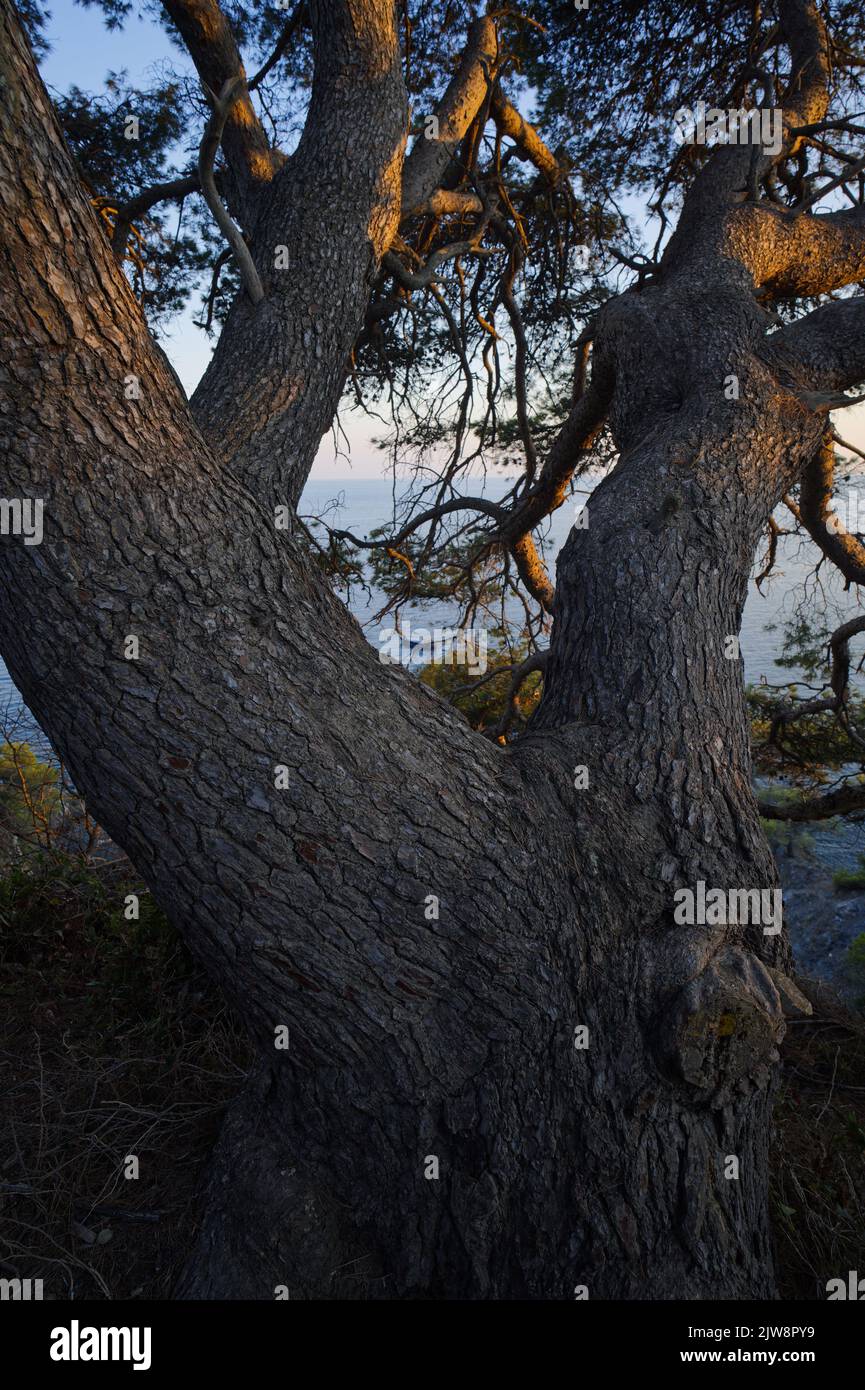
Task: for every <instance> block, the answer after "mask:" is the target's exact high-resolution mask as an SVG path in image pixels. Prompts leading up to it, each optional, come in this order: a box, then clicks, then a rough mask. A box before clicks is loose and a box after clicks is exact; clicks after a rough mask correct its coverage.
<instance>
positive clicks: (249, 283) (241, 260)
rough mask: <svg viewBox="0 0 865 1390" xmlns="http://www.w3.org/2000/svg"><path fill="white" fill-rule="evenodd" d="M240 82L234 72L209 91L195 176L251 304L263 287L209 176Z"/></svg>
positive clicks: (241, 79)
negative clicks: (207, 117)
mask: <svg viewBox="0 0 865 1390" xmlns="http://www.w3.org/2000/svg"><path fill="white" fill-rule="evenodd" d="M242 85H243V77H242V76H241V75H240V74H237V75H236V76H235V77H229V78H228V80H227V82H225V83H224V84H223V87H222V91H221V92H220V94H219V96H218V97H217V96H214V95H213V93H212V92H211V93H209V96H210V101H211V105H212V107H213V110H212V113H211V117H210V120H209V121H208V122H207V126H206V127H205V131H204V135H203V136H202V140H201V149H200V151H199V155H198V176H199V179H200V180H201V192H202V195H203V197H204V201H205V202H206V203H207V206H208V207H209V208H210V211H211V212H212V213H213V216H214V219H215V221H216V223H217V226H218V227H219V230H220V231H221V232H222V235H223V236H224V237H225V240H226V241H227V242H228V244H229V246H230V247H231V249H232V251H233V252H234V259H235V260H236V261H237V268H238V270H239V271H240V278H241V280H242V281H243V285H244V288H245V290H246V293H247V294H248V295H249V298H250V299H251V300H252V302H253V304H260V303H261V301H262V300H263V299H264V289H263V287H262V284H261V280H260V279H259V275H258V271H257V270H256V268H255V265H254V263H253V259H252V256H251V255H250V254H249V248H248V246H247V245H246V242H245V241H244V240H243V236H242V235H241V232H240V230H239V228H238V227H236V226H235V225H234V223H233V222H232V220H231V218H230V217H229V215H228V213H227V212H226V210H225V206H224V204H223V202H222V199H221V198H220V196H219V193H218V192H217V189H216V180H215V179H214V176H213V161H214V159H215V158H216V152H217V150H218V149H219V142H220V140H221V138H222V132H223V129H224V128H225V122H226V120H227V119H228V114H229V112H230V110H231V107H232V106H233V104H234V102H235V101H236V100H237V97H238V96H239V94H240V91H241V88H242Z"/></svg>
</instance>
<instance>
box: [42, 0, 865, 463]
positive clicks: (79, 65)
mask: <svg viewBox="0 0 865 1390" xmlns="http://www.w3.org/2000/svg"><path fill="white" fill-rule="evenodd" d="M50 8H51V20H50V22H49V24H48V27H47V30H46V37H47V38H48V41H49V42H50V44H51V52H50V53H49V54H48V55H47V57H45V58H44V59H43V60H42V62H41V63H40V69H41V72H42V76H43V78H44V80H45V81H46V83H47V84H48V85H49V86H53V87H55V88H57V89H58V90H60V91H65V90H66V89H67V88H68V87H70V86H71V85H72V84H73V83H74V84H75V85H77V86H78V87H81V88H82V89H83V90H85V91H99V90H101V88H102V86H103V84H104V81H105V77H106V75H107V74H108V72H109V71H113V72H119V71H120V70H121V69H126V71H127V72H128V74H129V79H130V81H131V82H132V83H137V82H139V81H144V80H145V79H146V76H147V74H148V70H149V69H151V68H152V67H153V65H154V64H158V63H160V62H161V61H164V60H165V59H168V58H170V59H171V61H172V62H173V63H174V64H175V65H178V66H182V65H183V62H184V57H183V54H181V53H180V52H179V50H178V49H176V48H175V47H173V46H172V45H171V44H170V42H169V40H168V38H167V36H166V34H165V33H164V32H163V30H162V29H161V28H160V27H159V25H157V24H156V23H154V21H153V20H152V19H149V18H145V19H143V20H142V19H140V18H137V17H131V18H130V19H129V20H128V21H127V23H126V25H125V26H124V28H123V29H122V30H113V31H112V30H108V29H106V27H105V22H104V19H103V17H102V11H101V10H100V9H99V8H98V7H94V8H89V9H85V8H84V7H83V6H81V5H77V4H75V3H74V0H51V5H50ZM186 62H187V65H188V68H189V71H190V72H192V71H193V69H192V64H191V62H190V61H189V60H188V59H187V60H186ZM196 312H197V309H192V310H188V311H187V312H185V313H184V314H183V315H181V316H179V317H178V319H177V320H176V321H175V322H174V324H173V325H172V326H171V328H170V329H169V330H168V331H167V332H163V339H162V343H163V347H164V348H165V350H166V352H167V353H168V355H169V357H170V358H171V361H172V363H173V364H174V367H175V369H176V371H177V373H178V375H179V377H180V379H181V381H182V382H183V385H184V387H185V389H186V391H187V392H188V393H190V394H191V392H192V391H193V389H194V388H195V385H196V383H197V382H198V380H199V378H200V376H201V374H202V372H203V371H204V369H205V367H206V366H207V363H208V360H209V358H210V354H211V352H212V350H213V344H212V342H211V341H210V340H209V339H208V338H207V336H206V334H205V333H203V332H202V331H201V329H198V328H196V327H195V326H194V325H193V323H192V319H193V317H194V314H195V313H196ZM833 419H834V421H835V426H836V429H837V430H838V432H839V434H841V435H842V437H843V438H844V439H846V440H849V441H850V443H852V444H854V445H855V446H857V447H858V448H860V449H865V404H863V405H859V406H854V407H852V408H850V409H845V410H843V411H840V412H836V414H835V415H834V416H833ZM341 424H342V428H343V430H344V431H345V435H346V436H347V438H348V452H349V453H350V458H348V459H347V458H346V449H347V446H346V441H345V438H343V439H342V441H341V446H340V449H339V450H338V451H337V449H336V448H335V445H334V442H333V439H332V436H331V434H330V433H329V434H327V435H325V437H324V439H323V441H322V445H321V448H320V449H319V453H318V457H317V458H316V461H315V464H314V466H313V470H312V474H311V479H312V480H315V481H326V480H333V479H343V478H347V477H351V478H381V477H383V476H385V475H386V474H388V472H389V465H388V459H389V455H388V454H386V453H384V452H382V451H380V450H378V449H377V448H376V447H375V445H374V443H373V438H374V436H375V435H376V433H377V430H376V428H375V426H374V425H373V424H372V423H371V422H369V421H367V420H366V419H364V418H363V417H361V416H359V415H358V414H357V413H356V412H346V411H343V412H342V415H341Z"/></svg>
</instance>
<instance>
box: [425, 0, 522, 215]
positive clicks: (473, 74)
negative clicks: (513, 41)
mask: <svg viewBox="0 0 865 1390" xmlns="http://www.w3.org/2000/svg"><path fill="white" fill-rule="evenodd" d="M498 52H499V46H498V37H497V34H496V26H495V21H494V20H492V19H490V18H489V17H486V16H485V17H484V18H482V19H476V20H475V21H474V22H473V23H472V25H471V26H470V28H469V34H468V43H467V45H466V50H465V53H464V54H463V58H462V61H461V63H460V65H459V68H458V69H457V71H456V73H455V74H454V76H453V78H452V79H451V81H450V83H449V85H448V88H447V90H446V92H445V94H444V96H443V97H442V100H441V102H440V103H439V105H438V106H437V108H436V110H435V112H434V113H432V112H431V113H430V114H431V115H432V114H434V115H435V117H436V119H437V121H438V135H437V137H436V138H435V139H426V138H425V136H424V135H419V136H418V137H417V139H416V140H415V142H414V145H413V146H412V151H411V154H410V155H409V156H408V158H407V160H406V162H405V168H404V170H403V180H402V216H403V217H404V218H406V217H411V216H412V215H414V214H416V213H417V212H418V211H419V210H420V209H421V208H422V207H423V205H424V204H425V203H426V201H427V199H428V198H430V197H431V196H432V194H433V193H435V191H436V189H437V188H439V187H440V185H441V184H442V183H443V182H444V181H445V179H446V176H447V172H448V169H449V168H450V165H451V162H452V160H453V158H454V156H455V155H456V152H457V150H458V148H459V145H460V141H461V140H462V139H463V136H464V135H465V134H466V132H467V130H468V129H469V126H470V125H471V123H472V121H473V120H474V119H475V117H476V116H477V114H478V111H479V110H480V108H481V106H482V104H483V102H484V100H485V99H486V97H487V95H488V93H489V89H490V84H491V82H492V78H493V71H494V67H495V63H496V60H497V58H498Z"/></svg>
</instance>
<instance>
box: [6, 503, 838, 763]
mask: <svg viewBox="0 0 865 1390" xmlns="http://www.w3.org/2000/svg"><path fill="white" fill-rule="evenodd" d="M470 486H471V487H472V491H473V492H474V493H477V492H480V491H481V490H482V484H481V483H479V482H478V483H477V484H474V483H472V484H470ZM506 488H507V484H505V483H503V482H502V481H501V480H498V479H495V480H490V481H489V482H488V484H487V486H486V489H485V491H486V495H487V496H488V497H493V498H495V497H497V496H501V495H502V493H503V492H504V491H506ZM399 491H401V489H399V488H398V492H399ZM334 504H335V505H334ZM301 513H302V514H303V515H304V516H306V517H307V518H309V517H312V516H317V515H321V516H326V519H327V522H328V524H329V525H331V526H334V527H343V528H345V529H348V530H351V531H353V532H354V534H355V535H358V536H364V535H366V534H368V533H369V532H370V531H371V530H372V529H373V528H374V527H376V526H381V525H383V524H385V523H387V522H389V521H390V520H391V519H392V517H393V515H394V486H393V484H392V483H391V482H390V481H388V480H387V479H381V480H379V479H369V480H367V479H348V480H346V481H342V482H333V481H331V482H316V481H313V482H310V483H309V484H308V485H307V488H306V491H305V492H304V494H303V500H302V503H301ZM573 521H574V504H573V503H571V504H566V505H565V506H563V507H561V508H560V509H559V511H558V512H556V513H555V514H554V516H553V517H552V519H551V522H550V530H549V551H548V559H549V560H550V562H552V560H553V559H554V557H555V555H556V554H557V553H558V551H559V549H560V547H561V546H562V544H563V543H564V541H565V539H566V538H567V535H568V532H569V530H570V528H571V526H572V525H573ZM816 559H817V552H816V550H815V548H814V547H813V546H812V545H811V544H810V542H808V543H804V542H800V541H797V540H792V539H790V538H783V539H782V540H781V542H780V544H779V553H778V562H777V565H776V577H774V578H773V579H772V580H771V581H770V582H769V583H768V584H766V585H764V592H763V593H762V594H761V593H760V592H759V591H758V590H757V588H756V587H755V586H754V585H753V584H752V586H751V590H750V594H749V597H748V602H747V604H746V606H745V614H744V620H743V624H742V632H741V646H742V655H743V657H744V662H745V678H746V680H748V681H752V682H758V681H761V680H765V681H768V682H769V683H770V684H776V683H779V682H784V681H787V680H790V679H793V678H796V677H797V676H801V674H802V673H801V672H795V671H792V672H788V671H787V670H786V669H782V668H780V667H778V666H777V665H775V658H776V656H777V655H778V654H779V651H780V647H781V641H782V636H783V632H782V629H783V626H784V623H785V620H787V619H789V618H790V617H791V616H792V614H793V610H794V608H795V605H796V601H797V599H798V598H800V597H801V595H802V592H803V589H802V586H803V584H804V583H805V582H806V581H807V580H808V577H809V575H811V574H812V572H813V569H814V565H815V563H816ZM811 591H812V593H813V600H814V608H815V610H816V611H819V612H826V613H827V614H828V615H829V616H828V620H829V622H830V623H831V625H832V626H835V625H837V623H838V622H842V621H844V619H845V618H847V617H851V616H853V614H854V613H856V612H858V611H860V609H859V608H857V604H856V600H855V598H854V597H853V596H852V595H850V594H845V593H844V592H843V586H842V584H841V582H840V580H839V579H838V578H837V577H835V576H834V575H832V576H831V577H827V578H825V579H823V580H821V582H820V584H819V585H815V584H814V583H813V580H812V581H811ZM382 601H383V600H382V595H381V594H380V593H376V592H375V591H373V593H372V595H371V596H370V595H367V594H366V593H365V592H364V591H363V590H362V589H360V588H357V587H356V588H354V589H353V591H352V593H351V595H350V606H351V608H352V611H353V612H354V614H355V616H356V617H357V618H358V620H359V621H360V622H361V623H362V624H364V625H365V626H366V630H367V635H368V636H369V638H370V641H371V642H373V644H374V645H375V646H378V633H379V624H378V623H377V622H374V621H373V619H374V615H375V614H376V613H377V611H378V609H379V608H380V607H381V606H382ZM513 614H514V616H515V617H516V616H517V608H516V607H515V608H514V609H513ZM404 616H405V617H406V618H409V619H411V621H412V623H413V624H414V625H416V626H419V627H426V628H431V627H450V626H452V625H453V623H454V622H455V621H456V618H457V611H456V608H455V607H454V606H453V605H452V604H444V603H433V604H425V605H417V606H407V607H406V609H405V610H404ZM773 625H774V628H775V630H774V631H773V630H771V629H772V627H773ZM863 647H865V643H863V642H862V641H861V640H860V643H859V647H858V648H857V647H856V646H855V644H854V648H853V650H854V655H855V656H857V657H858V656H861V655H862V652H863ZM856 679H857V682H859V683H860V684H862V682H863V678H862V676H861V675H859V676H858V677H856ZM863 688H865V686H863ZM7 708H8V709H9V710H10V712H12V713H15V714H18V715H19V716H20V717H22V719H23V720H24V725H23V729H24V732H23V734H22V733H19V734H18V736H19V737H22V736H25V737H29V738H30V739H31V741H33V742H34V743H37V744H39V746H40V747H42V748H43V749H45V748H46V745H45V741H44V738H43V737H42V735H41V731H39V730H38V729H37V728H36V726H35V724H34V723H33V721H32V719H31V718H30V717H29V714H28V713H27V712H26V711H25V710H24V708H23V706H22V702H21V698H20V696H19V695H18V692H17V690H16V689H15V687H14V686H13V684H12V682H11V680H10V678H9V674H8V672H7V671H6V667H5V666H4V665H3V663H2V661H0V709H7Z"/></svg>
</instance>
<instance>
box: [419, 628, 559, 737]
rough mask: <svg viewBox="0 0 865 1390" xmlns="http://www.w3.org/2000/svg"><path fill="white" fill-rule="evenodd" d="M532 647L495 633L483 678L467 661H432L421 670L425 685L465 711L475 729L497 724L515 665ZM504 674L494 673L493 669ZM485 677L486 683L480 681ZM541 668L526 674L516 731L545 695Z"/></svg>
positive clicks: (484, 728) (521, 690)
mask: <svg viewBox="0 0 865 1390" xmlns="http://www.w3.org/2000/svg"><path fill="white" fill-rule="evenodd" d="M527 654H528V650H527V648H526V647H525V646H524V645H522V644H521V645H517V646H508V645H506V643H505V641H504V634H502V633H501V632H499V633H498V634H494V636H493V643H492V645H491V649H490V650H489V651H488V653H487V669H486V671H485V672H484V676H483V678H481V677H478V676H477V675H472V674H471V672H470V671H469V669H468V667H467V666H466V665H449V666H445V665H441V666H434V665H432V664H430V665H429V666H425V667H424V668H423V671H422V672H421V674H420V679H421V681H422V682H423V683H424V685H428V686H429V687H430V688H431V689H432V690H435V691H436V692H437V693H438V694H439V695H442V696H443V697H444V698H445V699H446V700H449V701H451V703H452V704H454V705H455V706H456V708H457V709H459V710H460V711H461V713H462V714H464V715H465V717H466V719H467V720H468V722H469V724H470V725H471V727H472V728H473V729H477V730H479V731H481V732H483V731H484V730H487V729H492V728H494V727H495V726H496V725H497V724H498V722H499V720H500V719H501V717H502V715H503V713H504V711H505V704H506V701H507V694H508V690H509V689H510V684H511V667H512V666H515V665H517V664H518V663H519V662H520V661H522V660H524V659H525V657H526V656H527ZM495 671H501V675H499V676H493V677H492V679H487V678H488V677H490V675H491V673H492V672H495ZM481 680H482V683H480V682H481ZM541 689H542V686H541V676H540V672H538V671H533V672H532V673H531V674H530V675H529V676H527V677H526V679H525V681H524V683H523V685H522V687H521V689H520V692H519V705H518V717H517V719H516V720H515V722H514V725H513V728H514V731H518V730H519V729H520V727H521V726H523V725H525V723H526V722H527V721H528V719H529V718H530V716H531V715H532V713H533V712H534V710H535V709H536V707H537V704H538V701H539V700H540V697H541Z"/></svg>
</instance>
